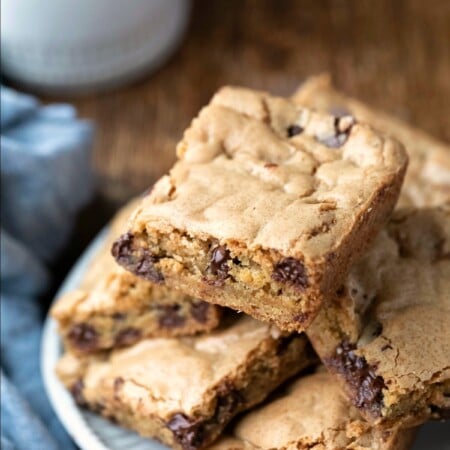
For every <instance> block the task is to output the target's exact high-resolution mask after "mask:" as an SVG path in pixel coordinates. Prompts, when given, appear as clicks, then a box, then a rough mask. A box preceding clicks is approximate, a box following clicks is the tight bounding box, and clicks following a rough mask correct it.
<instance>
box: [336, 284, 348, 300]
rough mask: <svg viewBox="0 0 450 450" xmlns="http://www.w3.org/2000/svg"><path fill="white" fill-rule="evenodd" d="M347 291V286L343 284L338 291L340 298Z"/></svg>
mask: <svg viewBox="0 0 450 450" xmlns="http://www.w3.org/2000/svg"><path fill="white" fill-rule="evenodd" d="M346 292H347V289H346V288H345V286H341V287H340V288H339V289H338V290H337V291H336V295H337V296H338V297H340V298H342V297H343V296H344V295H345V294H346Z"/></svg>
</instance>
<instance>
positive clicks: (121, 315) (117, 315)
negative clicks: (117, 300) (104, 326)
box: [112, 312, 127, 320]
mask: <svg viewBox="0 0 450 450" xmlns="http://www.w3.org/2000/svg"><path fill="white" fill-rule="evenodd" d="M126 317H127V315H126V314H125V313H121V312H116V313H114V314H113V315H112V318H113V319H114V320H124V319H126Z"/></svg>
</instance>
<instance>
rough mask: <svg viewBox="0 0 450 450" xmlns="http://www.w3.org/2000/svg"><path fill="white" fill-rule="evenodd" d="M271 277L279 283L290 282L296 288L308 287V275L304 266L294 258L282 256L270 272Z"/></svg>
mask: <svg viewBox="0 0 450 450" xmlns="http://www.w3.org/2000/svg"><path fill="white" fill-rule="evenodd" d="M272 279H274V280H275V281H278V282H279V283H288V284H291V285H292V286H293V287H294V288H296V289H298V290H304V289H305V288H306V287H308V275H307V274H306V269H305V266H304V265H303V263H302V262H301V261H299V260H298V259H295V258H283V259H282V260H281V261H279V262H278V263H277V264H276V266H275V268H274V271H273V273H272Z"/></svg>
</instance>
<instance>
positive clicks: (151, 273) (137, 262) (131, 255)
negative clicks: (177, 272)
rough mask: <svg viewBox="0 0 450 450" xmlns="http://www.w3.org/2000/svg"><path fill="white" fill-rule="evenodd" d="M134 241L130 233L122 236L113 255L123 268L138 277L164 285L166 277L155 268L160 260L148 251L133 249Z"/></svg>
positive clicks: (114, 246) (112, 249) (113, 248)
mask: <svg viewBox="0 0 450 450" xmlns="http://www.w3.org/2000/svg"><path fill="white" fill-rule="evenodd" d="M133 239H134V236H133V235H132V234H131V233H130V232H128V233H125V234H123V235H122V236H120V237H119V239H117V240H116V241H115V242H114V244H113V246H112V248H111V254H112V255H113V256H114V258H115V259H116V261H117V262H118V263H119V264H120V265H121V266H123V267H124V268H125V269H127V270H128V271H130V272H132V273H134V274H135V275H137V276H138V277H141V278H144V279H145V280H149V281H152V282H153V283H162V282H163V281H164V276H163V274H162V273H161V272H160V271H159V270H158V269H157V268H156V267H155V264H156V263H157V262H158V261H159V260H160V258H159V257H157V256H155V255H152V254H151V253H150V252H149V251H148V250H145V249H140V248H138V249H133Z"/></svg>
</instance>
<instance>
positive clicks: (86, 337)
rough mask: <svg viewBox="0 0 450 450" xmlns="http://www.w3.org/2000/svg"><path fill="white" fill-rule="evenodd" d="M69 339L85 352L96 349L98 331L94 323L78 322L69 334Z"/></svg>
mask: <svg viewBox="0 0 450 450" xmlns="http://www.w3.org/2000/svg"><path fill="white" fill-rule="evenodd" d="M67 337H68V339H69V340H70V341H71V342H72V343H73V345H74V346H76V347H78V348H79V349H80V350H83V351H85V352H90V351H93V350H96V348H97V344H98V333H97V331H96V330H95V328H94V327H93V326H92V325H89V324H87V323H77V324H76V325H74V326H73V327H72V328H71V329H70V331H69V333H68V335H67Z"/></svg>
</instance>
